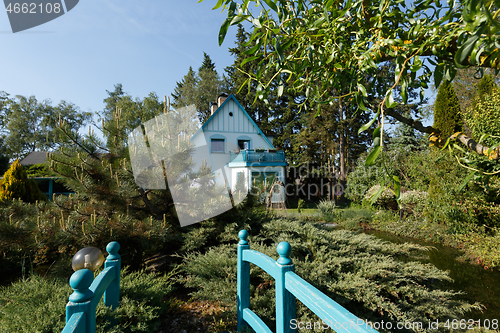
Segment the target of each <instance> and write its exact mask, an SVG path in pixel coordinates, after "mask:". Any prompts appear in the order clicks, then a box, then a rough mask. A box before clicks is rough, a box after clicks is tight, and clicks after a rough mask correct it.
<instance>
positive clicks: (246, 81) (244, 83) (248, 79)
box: [236, 78, 250, 94]
mask: <svg viewBox="0 0 500 333" xmlns="http://www.w3.org/2000/svg"><path fill="white" fill-rule="evenodd" d="M248 81H250V78H247V79H246V80H245V82H243V83H242V84H241V86H240V89H238V91H237V92H236V93H237V94H239V93H240V91H241V89H243V87H244V86H246V85H247V84H248Z"/></svg>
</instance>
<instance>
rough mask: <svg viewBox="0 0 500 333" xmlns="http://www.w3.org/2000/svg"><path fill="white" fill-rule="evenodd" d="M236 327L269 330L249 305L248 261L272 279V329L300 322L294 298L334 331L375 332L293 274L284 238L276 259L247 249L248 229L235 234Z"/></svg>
mask: <svg viewBox="0 0 500 333" xmlns="http://www.w3.org/2000/svg"><path fill="white" fill-rule="evenodd" d="M238 236H239V238H240V241H239V243H238V275H237V284H238V291H237V293H238V304H237V308H238V331H241V330H242V329H243V327H244V326H247V325H249V326H250V327H252V329H253V330H254V331H255V332H257V333H272V331H271V330H270V329H269V327H268V326H267V325H266V324H265V323H264V322H263V321H262V319H260V318H259V317H258V316H257V315H256V314H255V313H254V312H253V311H252V310H251V309H250V263H252V264H254V265H257V266H259V267H260V268H262V269H263V270H264V271H266V272H267V273H268V274H269V275H271V276H272V277H273V278H274V280H275V289H276V333H289V332H295V331H296V329H297V327H300V323H298V322H297V321H296V317H295V315H296V314H295V299H296V298H297V299H298V300H300V301H301V302H302V303H303V304H304V305H305V306H307V307H308V308H309V309H311V310H312V311H313V312H314V313H315V314H316V315H317V316H318V317H319V318H320V319H321V320H322V321H321V323H322V324H323V323H326V324H327V325H329V327H330V328H332V329H333V330H335V332H338V333H341V332H345V333H350V332H362V333H377V331H376V330H374V329H373V328H372V327H370V325H368V324H366V322H365V321H363V320H362V319H360V318H358V317H356V316H355V315H354V314H352V313H351V312H349V311H348V310H346V309H344V308H343V307H342V306H340V305H339V304H338V303H337V302H335V301H334V300H332V299H330V298H329V297H327V296H326V295H325V294H324V293H322V292H321V291H319V290H318V289H316V288H314V287H313V286H312V285H311V284H309V283H308V282H307V281H305V280H304V279H302V278H301V277H300V276H298V275H297V274H295V272H294V271H295V265H294V264H293V263H292V260H291V259H290V253H291V251H292V247H291V246H290V244H288V243H287V242H281V243H279V244H278V246H277V248H276V250H277V252H278V254H279V256H280V257H279V258H278V260H277V261H274V260H273V259H272V258H270V257H268V256H267V255H265V254H263V253H260V252H258V251H254V250H250V245H249V244H248V241H247V238H248V232H247V231H246V230H241V231H240V232H239V234H238Z"/></svg>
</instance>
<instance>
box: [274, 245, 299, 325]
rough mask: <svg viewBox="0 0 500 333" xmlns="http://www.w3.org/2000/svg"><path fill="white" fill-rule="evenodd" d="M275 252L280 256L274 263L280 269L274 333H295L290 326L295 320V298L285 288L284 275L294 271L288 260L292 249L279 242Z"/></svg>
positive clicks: (277, 279)
mask: <svg viewBox="0 0 500 333" xmlns="http://www.w3.org/2000/svg"><path fill="white" fill-rule="evenodd" d="M276 251H277V252H278V254H279V255H280V257H279V258H278V260H277V261H276V263H277V264H278V267H279V269H280V274H279V275H278V276H277V277H276V333H290V332H295V331H296V330H295V329H292V328H291V325H290V323H291V321H292V319H295V296H293V295H292V294H291V293H290V292H289V291H288V290H287V289H286V287H285V273H286V272H290V271H291V272H294V271H295V265H294V264H293V263H292V259H290V253H291V252H292V247H291V246H290V244H289V243H287V242H281V243H279V244H278V246H277V247H276Z"/></svg>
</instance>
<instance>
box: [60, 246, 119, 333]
mask: <svg viewBox="0 0 500 333" xmlns="http://www.w3.org/2000/svg"><path fill="white" fill-rule="evenodd" d="M118 250H120V244H118V243H117V242H111V243H109V244H108V245H107V246H106V251H108V253H109V255H108V256H107V257H106V261H105V263H104V270H103V271H102V272H101V273H100V274H99V275H98V276H97V277H96V278H95V279H94V273H92V271H90V270H88V269H80V270H78V271H76V272H75V273H73V275H71V278H70V279H69V285H70V286H71V288H73V290H74V292H73V293H72V294H71V295H70V296H69V302H68V304H66V326H65V327H64V329H63V330H62V333H95V331H96V326H95V317H96V314H95V311H96V307H97V304H98V303H99V301H100V300H101V297H102V296H103V294H104V304H105V305H106V306H109V307H111V308H112V309H115V308H117V307H118V302H119V301H120V270H121V258H120V255H119V254H118Z"/></svg>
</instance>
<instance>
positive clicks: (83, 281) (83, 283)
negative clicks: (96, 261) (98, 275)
mask: <svg viewBox="0 0 500 333" xmlns="http://www.w3.org/2000/svg"><path fill="white" fill-rule="evenodd" d="M92 281H94V273H92V271H91V270H89V269H80V270H78V271H76V272H74V273H73V275H71V277H70V278H69V285H70V287H71V288H73V290H74V292H73V293H72V294H71V295H70V296H69V301H70V302H73V303H79V302H83V301H86V300H88V299H89V298H91V297H92V295H93V293H92V291H90V290H89V287H90V285H91V284H92Z"/></svg>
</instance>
